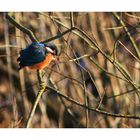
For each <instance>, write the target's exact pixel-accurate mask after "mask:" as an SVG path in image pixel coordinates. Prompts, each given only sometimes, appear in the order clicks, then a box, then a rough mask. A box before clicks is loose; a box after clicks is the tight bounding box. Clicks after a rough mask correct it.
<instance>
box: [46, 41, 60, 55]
mask: <svg viewBox="0 0 140 140" xmlns="http://www.w3.org/2000/svg"><path fill="white" fill-rule="evenodd" d="M45 48H46V54H47V53H51V54H53V55H54V56H57V55H58V49H57V47H56V45H55V44H53V43H47V44H45Z"/></svg>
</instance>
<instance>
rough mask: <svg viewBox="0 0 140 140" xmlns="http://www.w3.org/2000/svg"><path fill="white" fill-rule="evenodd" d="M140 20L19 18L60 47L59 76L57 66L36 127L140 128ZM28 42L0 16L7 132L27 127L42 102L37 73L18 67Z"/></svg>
mask: <svg viewBox="0 0 140 140" xmlns="http://www.w3.org/2000/svg"><path fill="white" fill-rule="evenodd" d="M139 16H140V13H135V12H134V13H127V12H126V13H91V12H90V13H45V12H44V13H27V12H26V13H14V18H15V19H16V21H18V22H20V24H22V25H24V26H25V27H27V28H28V29H30V30H31V31H32V32H33V33H34V35H35V36H36V37H37V39H38V40H39V41H42V42H44V41H48V40H52V41H53V42H54V43H55V44H56V45H57V46H58V48H59V67H60V71H59V69H58V68H57V66H56V65H54V64H51V65H50V67H49V68H46V69H45V75H44V77H45V78H44V79H45V81H46V83H47V86H48V88H47V90H46V92H45V93H44V94H43V95H42V97H41V100H40V101H39V106H38V107H37V109H36V112H35V115H34V117H33V120H32V123H31V127H33V128H36V127H43V128H44V127H45V128H46V127H48V128H50V127H51V128H52V127H55V128H67V127H76V128H79V127H80V128H81V127H90V128H96V127H98V128H110V127H115V128H118V127H128V128H135V127H140V123H139V106H140V99H139V91H140V48H139V44H140V37H139ZM73 27H74V28H76V29H72V28H73ZM69 29H70V30H69ZM71 29H72V30H71ZM66 30H69V31H68V32H67V33H65V34H64V35H63V32H65V31H66ZM61 33H62V35H60V34H61ZM54 36H56V38H52V37H54ZM50 38H52V39H50ZM29 43H31V40H30V38H29V37H28V36H27V34H25V33H23V32H22V31H20V30H18V29H17V28H16V27H15V26H14V25H13V24H11V23H10V22H9V21H8V20H7V19H6V17H5V14H4V13H0V127H6V128H7V127H25V124H26V122H27V118H28V115H29V112H30V110H31V107H32V105H33V103H34V101H35V97H36V94H37V92H38V80H37V77H36V71H31V70H29V69H24V70H21V71H20V72H18V70H17V68H18V63H17V61H16V59H17V57H18V52H19V50H20V49H21V48H25V47H26V46H27V45H28V44H29ZM49 87H50V88H49ZM51 88H53V89H51ZM58 91H59V93H60V95H59V94H58V93H57V92H58ZM61 94H62V95H64V96H65V97H66V98H65V97H63V96H61ZM69 98H70V99H69ZM72 100H74V102H73V101H72ZM75 101H76V102H78V103H80V104H79V105H78V104H77V105H76V104H75ZM85 106H88V107H89V109H88V108H87V107H85ZM90 108H92V109H93V110H92V109H90ZM110 113H111V114H110ZM121 115H122V116H121ZM127 115H132V117H129V116H127ZM137 116H138V117H137Z"/></svg>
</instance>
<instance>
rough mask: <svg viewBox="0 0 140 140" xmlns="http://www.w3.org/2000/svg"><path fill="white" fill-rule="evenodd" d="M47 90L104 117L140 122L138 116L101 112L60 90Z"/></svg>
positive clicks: (48, 87) (48, 88) (50, 88)
mask: <svg viewBox="0 0 140 140" xmlns="http://www.w3.org/2000/svg"><path fill="white" fill-rule="evenodd" d="M46 90H52V91H53V92H52V93H54V94H57V95H60V96H61V97H63V98H65V99H66V100H67V101H69V102H71V103H74V104H76V105H78V106H80V107H82V108H87V109H88V110H90V111H93V112H96V113H99V114H102V115H106V116H111V117H118V118H129V119H138V120H140V116H138V115H124V114H115V113H111V112H106V111H103V110H100V109H98V108H91V107H89V106H86V105H85V104H81V103H80V102H78V101H76V100H74V99H72V98H71V97H68V96H66V95H63V94H62V93H61V92H60V91H59V90H56V89H54V88H52V87H50V86H46Z"/></svg>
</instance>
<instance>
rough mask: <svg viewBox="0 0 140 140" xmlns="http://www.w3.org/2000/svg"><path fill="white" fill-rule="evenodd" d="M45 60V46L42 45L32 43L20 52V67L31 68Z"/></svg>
mask: <svg viewBox="0 0 140 140" xmlns="http://www.w3.org/2000/svg"><path fill="white" fill-rule="evenodd" d="M44 59H45V45H44V44H43V43H32V44H30V45H29V46H27V48H25V49H24V50H22V51H21V52H20V57H19V58H18V59H17V60H18V61H20V64H19V65H20V67H24V66H32V65H34V64H36V63H39V62H41V61H43V60H44Z"/></svg>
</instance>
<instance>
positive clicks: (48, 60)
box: [29, 54, 54, 70]
mask: <svg viewBox="0 0 140 140" xmlns="http://www.w3.org/2000/svg"><path fill="white" fill-rule="evenodd" d="M53 59H54V57H53V55H52V54H48V55H46V58H45V60H43V61H42V62H40V63H37V64H35V65H33V66H29V68H30V69H39V70H41V69H44V68H45V67H47V66H48V65H49V64H50V63H51V61H52V60H53Z"/></svg>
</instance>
